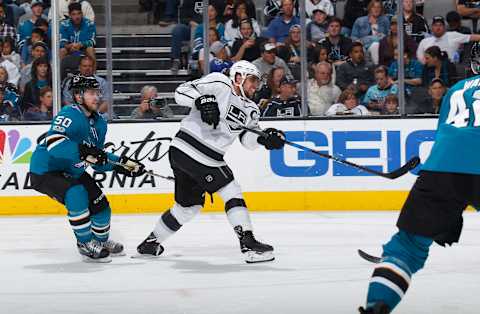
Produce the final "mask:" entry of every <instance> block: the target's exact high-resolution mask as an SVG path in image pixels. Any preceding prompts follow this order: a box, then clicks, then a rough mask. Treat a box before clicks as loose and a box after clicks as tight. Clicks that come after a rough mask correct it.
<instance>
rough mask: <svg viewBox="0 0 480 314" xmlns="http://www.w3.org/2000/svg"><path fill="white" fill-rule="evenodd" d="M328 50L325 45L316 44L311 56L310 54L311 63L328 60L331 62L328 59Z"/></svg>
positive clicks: (329, 61)
mask: <svg viewBox="0 0 480 314" xmlns="http://www.w3.org/2000/svg"><path fill="white" fill-rule="evenodd" d="M329 52H330V51H329V50H328V48H327V47H325V46H323V45H316V46H315V49H314V51H313V56H312V64H317V63H319V62H328V63H330V64H331V63H332V62H331V60H330V59H328V53H329Z"/></svg>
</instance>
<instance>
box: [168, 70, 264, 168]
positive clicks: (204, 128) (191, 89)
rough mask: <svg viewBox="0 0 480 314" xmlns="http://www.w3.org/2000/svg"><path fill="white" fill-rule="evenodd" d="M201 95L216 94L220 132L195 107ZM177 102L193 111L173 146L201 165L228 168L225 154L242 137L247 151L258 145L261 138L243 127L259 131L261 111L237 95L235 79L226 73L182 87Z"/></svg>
mask: <svg viewBox="0 0 480 314" xmlns="http://www.w3.org/2000/svg"><path fill="white" fill-rule="evenodd" d="M201 95H214V96H215V97H216V99H217V102H218V107H219V109H220V124H219V125H218V126H217V128H216V129H214V128H213V126H212V125H208V124H206V123H204V122H203V121H202V119H201V117H200V111H199V110H197V108H196V107H195V99H197V98H198V97H199V96H201ZM175 100H176V102H177V104H179V105H182V106H189V107H191V108H192V110H191V111H190V114H189V115H188V116H187V117H185V118H184V119H183V120H182V122H181V125H180V130H179V132H178V133H177V135H176V136H175V138H174V139H173V141H172V143H171V145H172V146H174V147H176V148H178V149H180V150H181V151H183V152H184V153H186V154H187V155H189V156H190V157H192V158H193V159H195V160H197V161H198V162H200V163H202V164H204V165H206V166H209V167H221V166H224V165H225V164H226V163H225V161H224V160H223V155H224V154H225V152H226V151H227V150H228V148H229V147H230V146H231V145H232V143H233V142H234V140H235V138H237V137H238V136H240V142H241V143H242V144H243V145H244V146H245V147H246V148H248V149H255V148H256V147H257V146H258V143H257V138H258V135H256V134H253V133H251V132H246V131H245V130H243V129H242V128H240V127H239V125H242V126H247V127H249V128H252V129H259V126H258V120H259V117H260V110H259V108H258V106H257V104H255V103H254V102H253V101H251V100H249V99H246V98H244V97H241V96H238V95H236V94H235V90H234V88H233V84H232V82H231V80H230V79H229V78H228V77H227V76H225V75H224V74H221V73H211V74H209V75H206V76H204V77H202V78H200V79H198V80H195V81H191V82H187V83H184V84H182V85H180V86H179V87H178V88H177V89H176V91H175Z"/></svg>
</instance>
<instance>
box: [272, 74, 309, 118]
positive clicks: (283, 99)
mask: <svg viewBox="0 0 480 314" xmlns="http://www.w3.org/2000/svg"><path fill="white" fill-rule="evenodd" d="M297 83H298V81H296V80H294V79H291V78H289V77H287V76H284V77H283V78H282V80H281V81H280V90H279V94H278V96H276V97H273V98H272V100H271V101H270V103H269V104H268V105H267V108H266V109H265V111H264V112H263V116H264V117H277V118H291V117H299V116H301V115H302V101H301V99H300V96H299V95H298V94H297Z"/></svg>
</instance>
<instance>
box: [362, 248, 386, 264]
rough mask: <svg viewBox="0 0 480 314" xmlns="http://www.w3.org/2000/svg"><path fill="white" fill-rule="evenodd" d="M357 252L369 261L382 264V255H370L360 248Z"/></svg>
mask: <svg viewBox="0 0 480 314" xmlns="http://www.w3.org/2000/svg"><path fill="white" fill-rule="evenodd" d="M357 252H358V255H360V257H361V258H363V259H364V260H366V261H367V262H370V263H374V264H380V263H381V262H382V258H381V257H378V256H373V255H370V254H368V253H366V252H364V251H362V250H360V249H359V250H357Z"/></svg>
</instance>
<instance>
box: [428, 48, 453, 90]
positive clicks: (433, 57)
mask: <svg viewBox="0 0 480 314" xmlns="http://www.w3.org/2000/svg"><path fill="white" fill-rule="evenodd" d="M424 56H425V66H424V68H423V74H422V83H423V85H424V86H425V87H427V86H428V85H429V84H430V82H431V81H432V80H433V79H435V78H438V79H441V80H442V81H443V82H445V84H447V86H452V85H453V84H455V82H456V77H457V73H456V72H457V71H456V68H455V65H454V64H452V62H450V60H448V56H447V54H446V53H445V52H444V51H441V50H440V48H439V47H438V46H432V47H430V48H428V49H427V50H425V54H424Z"/></svg>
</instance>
